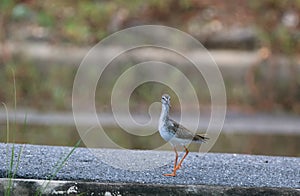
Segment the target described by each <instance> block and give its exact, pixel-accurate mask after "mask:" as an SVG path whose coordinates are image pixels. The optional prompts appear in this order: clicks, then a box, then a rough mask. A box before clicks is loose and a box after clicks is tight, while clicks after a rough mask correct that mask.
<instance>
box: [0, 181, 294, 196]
mask: <svg viewBox="0 0 300 196" xmlns="http://www.w3.org/2000/svg"><path fill="white" fill-rule="evenodd" d="M8 183H9V179H0V194H1V195H4V186H3V185H5V184H8ZM43 183H44V181H43V180H27V179H15V180H13V187H15V189H14V190H13V192H12V193H13V194H14V195H34V194H36V193H37V192H38V191H39V190H40V188H42V186H41V185H42V184H43ZM299 194H300V190H296V189H291V188H280V189H279V188H266V187H262V188H257V187H223V186H208V185H158V184H138V183H97V182H74V181H51V182H50V183H49V186H48V187H47V188H46V189H44V190H43V195H105V196H112V195H225V196H226V195H280V196H281V195H299Z"/></svg>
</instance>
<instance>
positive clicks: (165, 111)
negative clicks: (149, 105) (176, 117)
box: [160, 104, 170, 122]
mask: <svg viewBox="0 0 300 196" xmlns="http://www.w3.org/2000/svg"><path fill="white" fill-rule="evenodd" d="M169 110H170V106H169V105H166V104H162V108H161V113H160V122H166V120H167V119H168V117H169Z"/></svg>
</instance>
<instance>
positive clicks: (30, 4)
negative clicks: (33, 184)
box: [0, 0, 300, 113]
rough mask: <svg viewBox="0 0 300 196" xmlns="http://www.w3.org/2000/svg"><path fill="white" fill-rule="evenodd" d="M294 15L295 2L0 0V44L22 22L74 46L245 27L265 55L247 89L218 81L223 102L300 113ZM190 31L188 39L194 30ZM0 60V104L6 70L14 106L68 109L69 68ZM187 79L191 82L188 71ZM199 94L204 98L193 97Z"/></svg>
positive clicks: (5, 97)
mask: <svg viewBox="0 0 300 196" xmlns="http://www.w3.org/2000/svg"><path fill="white" fill-rule="evenodd" d="M299 10H300V1H299V0H295V1H286V0H285V1H281V0H265V1H259V0H254V1H245V0H243V1H239V3H238V4H237V3H236V1H233V0H228V1H226V2H225V1H218V0H212V1H192V0H183V1H177V0H164V1H160V0H149V1H138V0H133V1H122V0H86V1H79V0H75V1H60V0H44V1H30V0H24V1H21V0H2V1H0V26H1V29H0V43H5V41H6V40H7V39H14V37H13V36H14V33H15V32H13V30H14V28H12V27H13V26H17V29H18V26H19V25H21V27H24V26H26V25H29V26H30V27H31V28H32V31H33V32H35V31H38V30H40V29H43V30H45V32H47V34H46V35H44V36H45V38H44V39H43V41H45V40H46V41H48V42H49V43H52V44H72V45H77V46H84V45H85V46H86V45H88V46H90V45H93V44H96V43H98V42H99V41H100V40H102V39H103V38H105V37H106V36H107V35H109V34H111V33H113V32H116V31H118V30H121V29H123V28H126V27H130V26H135V25H141V24H162V25H168V26H172V27H176V28H179V29H181V30H184V31H187V32H189V31H190V27H189V25H190V24H191V22H193V23H196V24H198V26H200V29H196V30H198V31H201V30H202V29H201V28H204V27H206V26H207V24H221V25H222V26H223V27H229V26H230V25H231V26H246V27H247V26H251V27H253V28H254V29H255V30H256V32H257V36H258V37H257V39H258V40H257V44H256V49H260V48H261V49H263V50H262V51H264V52H263V53H262V58H261V61H260V62H257V64H256V65H255V66H254V68H253V69H251V70H249V73H248V75H247V76H248V77H247V78H245V80H246V83H247V85H248V89H244V90H239V89H238V88H236V84H229V83H230V82H228V81H225V83H226V84H227V92H228V95H229V96H228V98H229V103H231V104H246V105H247V104H249V105H250V106H254V107H256V108H259V109H267V110H272V109H274V108H275V109H276V108H277V109H282V110H287V111H293V112H298V113H300V105H299V104H298V102H299V100H300V80H299V78H300V77H299V74H298V73H299V70H298V68H297V63H298V61H297V55H298V53H299V49H300V42H299V38H300V33H299V32H300V31H299V26H300V25H299V17H300V16H299ZM22 25H23V26H22ZM225 29H226V28H225ZM189 33H191V34H192V35H193V33H195V32H189ZM196 34H197V32H196ZM196 37H197V36H196ZM0 55H1V58H0V60H1V61H0V65H1V67H0V71H1V72H0V75H1V77H0V82H1V84H3V86H4V87H5V88H1V89H0V99H1V101H4V102H7V101H8V102H9V101H10V100H11V95H12V94H11V90H10V89H12V88H11V77H10V75H9V73H10V71H9V69H11V67H12V68H13V69H14V70H15V71H16V80H17V83H18V84H17V85H18V86H17V90H18V92H17V95H18V99H19V100H21V105H23V104H24V105H26V106H27V107H32V106H35V107H37V108H41V109H42V108H53V109H67V108H68V109H70V108H71V106H70V96H71V88H72V81H73V78H74V76H75V72H76V70H75V68H70V67H64V65H53V66H52V65H51V66H48V67H47V68H46V69H40V68H37V67H36V66H35V65H33V62H30V61H28V60H27V59H26V58H15V57H13V56H11V55H10V54H9V51H6V50H5V49H2V51H1V54H0ZM281 55H284V56H286V58H287V59H288V61H286V62H284V63H283V64H284V65H283V66H286V68H287V70H289V71H288V76H287V77H286V78H288V80H286V79H285V80H281V77H282V76H281V66H282V60H281V59H280V58H279V56H281ZM45 70H46V71H45ZM189 76H190V77H191V78H192V79H191V80H192V81H193V80H194V78H193V77H192V73H191V74H190V75H189ZM197 82H199V81H198V80H196V81H195V83H197ZM164 90H165V89H163V88H160V89H158V90H155V88H154V87H153V85H152V86H151V85H144V86H141V87H139V88H138V89H137V90H136V93H135V94H134V95H133V96H132V97H133V98H134V99H135V100H139V99H140V100H144V101H145V102H147V103H148V102H149V101H150V100H151V101H152V98H150V97H149V96H148V94H149V93H148V92H149V91H151V92H153V95H155V96H156V95H157V94H160V93H161V91H164ZM245 92H246V93H245ZM248 95H249V96H248ZM96 96H97V95H96ZM199 96H204V95H203V94H201V93H199ZM205 96H206V94H205ZM247 96H248V97H247ZM104 97H105V95H104ZM97 98H98V100H99V103H102V104H103V103H104V105H105V104H109V103H106V101H105V100H109V99H108V98H109V97H107V96H106V97H105V98H103V94H102V95H98V97H97ZM201 101H203V100H202V98H201ZM44 104H45V105H44ZM99 105H100V104H99Z"/></svg>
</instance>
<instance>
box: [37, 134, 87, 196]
mask: <svg viewBox="0 0 300 196" xmlns="http://www.w3.org/2000/svg"><path fill="white" fill-rule="evenodd" d="M80 143H81V139H79V140H78V141H77V143H76V144H75V145H74V147H73V148H72V150H71V151H70V152H69V153H68V154H67V155H66V156H65V158H64V159H59V161H58V162H57V163H56V165H55V167H54V170H53V172H52V173H51V175H50V176H49V177H48V178H47V179H46V181H45V182H47V183H46V185H44V183H43V184H42V186H41V188H40V189H39V190H38V191H37V192H36V194H35V195H42V193H43V191H44V190H45V189H46V188H47V187H48V186H49V183H50V182H51V180H53V178H54V177H55V176H56V175H57V173H58V172H59V171H60V170H61V169H62V167H63V166H64V165H65V163H66V162H67V160H68V159H69V158H70V156H71V155H72V154H73V153H74V151H75V149H76V148H78V146H79V145H80Z"/></svg>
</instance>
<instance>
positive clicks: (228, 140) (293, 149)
mask: <svg viewBox="0 0 300 196" xmlns="http://www.w3.org/2000/svg"><path fill="white" fill-rule="evenodd" d="M0 130H1V132H0V138H1V139H0V142H6V137H7V136H6V125H5V124H3V123H2V124H1V125H0ZM104 130H105V134H106V135H107V136H108V137H109V138H110V139H111V140H112V141H114V142H115V143H116V144H118V145H119V146H120V147H122V148H125V149H145V150H153V149H156V148H158V147H160V146H162V145H163V144H165V142H164V141H163V140H162V139H161V137H160V135H159V133H158V132H156V133H155V134H153V135H150V136H143V137H139V136H135V135H131V134H128V133H127V132H125V131H123V130H122V129H120V128H117V127H104ZM91 137H92V138H93V139H94V140H95V141H94V142H95V143H97V144H98V145H97V146H98V147H102V148H106V147H108V142H107V141H106V139H105V137H104V136H103V137H101V136H100V137H94V136H91ZM79 138H80V137H79V135H78V133H77V130H76V127H75V126H61V125H58V126H45V125H28V126H26V128H24V127H23V125H22V124H17V125H16V128H15V125H11V127H10V142H16V143H24V144H41V145H59V146H73V145H75V144H76V142H77V141H78V140H79ZM299 141H300V135H299V134H278V133H276V134H270V133H249V132H248V133H242V132H240V133H222V134H221V135H220V136H219V138H218V140H217V142H216V143H215V145H214V146H213V148H212V149H211V151H210V152H222V153H245V154H257V155H278V156H297V157H299V156H300V142H299ZM204 145H205V144H204ZM81 146H82V147H84V146H85V145H84V144H83V143H82V144H81ZM189 149H190V150H191V151H199V145H197V144H191V145H190V146H189ZM162 150H172V148H171V147H170V146H169V145H167V147H165V148H162Z"/></svg>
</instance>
